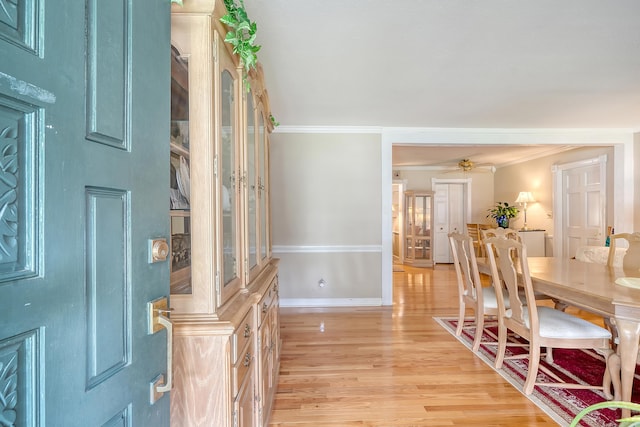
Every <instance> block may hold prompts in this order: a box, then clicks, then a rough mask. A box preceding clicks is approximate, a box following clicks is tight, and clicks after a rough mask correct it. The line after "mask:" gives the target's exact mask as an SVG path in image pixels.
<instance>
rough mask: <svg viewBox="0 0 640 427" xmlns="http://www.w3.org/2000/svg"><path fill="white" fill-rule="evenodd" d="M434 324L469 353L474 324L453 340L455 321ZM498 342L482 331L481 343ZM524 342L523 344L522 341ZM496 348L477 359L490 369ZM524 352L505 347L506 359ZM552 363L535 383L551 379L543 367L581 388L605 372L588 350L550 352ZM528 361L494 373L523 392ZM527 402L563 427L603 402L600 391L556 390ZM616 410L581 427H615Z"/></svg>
mask: <svg viewBox="0 0 640 427" xmlns="http://www.w3.org/2000/svg"><path fill="white" fill-rule="evenodd" d="M434 320H435V321H436V322H438V323H439V324H440V325H442V327H444V328H445V329H446V330H447V331H449V333H451V335H453V336H454V337H455V338H457V339H458V340H459V341H460V342H461V343H463V344H464V345H465V346H466V347H467V348H468V349H469V350H471V346H472V343H473V337H474V334H475V327H474V326H473V324H474V322H473V320H471V319H469V320H465V325H469V326H465V328H464V329H463V331H462V335H461V336H460V337H456V336H455V330H456V326H457V323H458V321H457V319H455V318H443V317H434ZM491 341H497V327H487V328H485V331H484V334H483V336H482V342H483V343H485V342H491ZM510 341H511V342H518V338H515V337H510ZM523 342H526V341H523ZM496 349H497V346H496V345H485V344H480V350H479V353H480V354H478V356H479V357H480V358H481V359H482V360H483V361H484V362H486V363H487V364H488V365H489V366H490V367H491V368H493V362H494V360H495V355H496ZM527 352H528V349H527V348H521V347H507V352H506V355H507V356H508V355H514V354H522V353H527ZM553 358H554V363H553V364H552V365H550V364H548V363H546V362H545V361H544V359H542V360H541V361H540V366H541V369H540V371H539V372H538V381H545V380H548V379H550V378H551V377H550V376H549V375H548V374H546V373H545V372H543V369H542V367H544V368H545V369H548V370H549V371H551V372H553V373H554V374H555V375H558V376H559V377H561V378H563V379H564V380H565V381H567V382H578V383H582V384H602V375H603V373H604V369H605V362H604V358H603V357H602V356H600V355H599V354H598V353H596V352H595V351H591V350H564V349H554V350H553ZM527 366H528V361H527V359H510V360H505V361H504V366H503V367H502V369H500V370H497V371H496V372H498V373H499V374H500V375H501V376H502V377H503V378H504V379H506V380H507V381H508V382H509V383H511V384H512V385H513V386H514V387H515V388H517V389H518V390H520V391H522V388H523V384H524V380H525V378H526V374H527ZM639 378H640V377H639V375H638V373H636V381H635V382H634V391H633V397H632V400H633V401H634V402H638V401H639V400H640V390H639V389H638V385H639V384H640V381H639ZM526 397H527V398H528V399H529V400H531V401H532V402H533V403H535V404H536V405H537V406H538V407H540V408H541V409H542V410H543V411H544V412H546V413H547V414H548V415H549V416H550V417H551V418H553V419H554V420H555V421H556V422H557V423H558V424H560V425H562V426H566V425H568V424H569V423H570V422H571V420H572V419H573V418H574V417H575V415H576V414H577V413H578V412H580V411H581V410H582V409H584V408H586V407H587V406H589V405H591V404H594V403H598V402H602V401H604V400H606V399H605V397H604V394H603V393H602V392H601V391H599V390H570V389H561V388H555V387H538V386H536V387H535V389H534V392H533V393H532V394H531V395H530V396H526ZM620 415H621V414H620V412H619V410H610V409H605V410H601V411H597V412H592V413H591V414H590V416H588V417H585V418H583V422H581V424H580V425H581V426H593V427H609V426H611V427H616V426H618V424H617V423H616V421H615V420H616V419H617V418H619V417H620Z"/></svg>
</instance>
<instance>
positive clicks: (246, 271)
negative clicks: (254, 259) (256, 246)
mask: <svg viewBox="0 0 640 427" xmlns="http://www.w3.org/2000/svg"><path fill="white" fill-rule="evenodd" d="M244 280H245V281H246V282H247V283H249V260H248V259H247V258H245V259H244Z"/></svg>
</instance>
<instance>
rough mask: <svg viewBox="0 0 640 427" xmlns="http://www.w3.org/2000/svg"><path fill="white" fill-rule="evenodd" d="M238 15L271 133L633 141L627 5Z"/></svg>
mask: <svg viewBox="0 0 640 427" xmlns="http://www.w3.org/2000/svg"><path fill="white" fill-rule="evenodd" d="M244 3H245V7H246V9H247V11H248V14H249V17H250V19H252V20H253V21H255V22H256V23H257V25H258V31H257V43H258V44H260V45H262V49H261V50H260V52H258V59H259V60H260V62H261V63H262V64H263V67H264V71H265V79H266V84H267V88H268V90H269V97H270V103H271V109H272V112H273V115H274V116H275V118H276V120H277V121H278V122H279V123H280V125H281V126H282V129H281V130H284V129H285V128H287V127H299V126H320V127H322V126H326V127H333V126H355V127H360V126H374V127H421V128H500V129H505V128H507V129H508V128H526V129H532V128H537V129H539V128H545V129H549V128H553V129H566V128H580V129H593V128H624V129H640V108H639V107H640V21H639V20H638V17H639V16H640V1H637V0H616V1H604V0H563V1H557V0H520V1H510V0H482V1H471V0H394V1H393V2H391V1H388V0H324V1H322V2H314V1H303V0H244ZM430 150H431V151H433V149H430ZM500 150H502V151H501V152H502V154H503V155H505V154H507V152H508V150H505V147H504V146H503V147H501V148H499V149H495V147H494V148H485V147H482V149H480V150H479V149H477V148H476V149H475V150H471V151H464V152H458V151H456V152H455V153H453V152H451V153H450V154H447V156H448V157H449V158H452V159H453V158H455V159H458V158H467V157H475V159H474V160H476V159H477V158H479V156H480V155H481V154H485V153H484V152H485V151H492V153H491V154H492V155H494V156H496V155H498V154H499V152H500ZM526 150H527V148H521V149H519V150H518V152H519V153H516V154H515V156H519V155H524V151H526ZM440 151H442V150H440ZM446 151H449V150H446ZM395 154H396V153H395V152H394V156H395ZM406 155H407V156H409V158H410V156H411V154H410V153H407V154H406ZM413 156H414V157H415V156H416V153H413ZM494 159H495V157H494ZM458 160H459V159H458ZM479 161H480V160H479ZM482 161H484V160H482ZM509 161H510V160H509ZM394 163H395V162H394ZM491 163H494V164H497V163H500V161H498V160H494V161H492V162H491Z"/></svg>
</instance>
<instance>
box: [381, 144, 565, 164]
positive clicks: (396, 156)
mask: <svg viewBox="0 0 640 427" xmlns="http://www.w3.org/2000/svg"><path fill="white" fill-rule="evenodd" d="M572 148H575V147H571V146H567V145H510V146H506V145H482V146H478V145H475V146H473V145H444V146H438V147H425V146H420V145H397V144H396V145H394V146H393V149H392V150H393V160H392V164H393V166H394V167H402V166H427V167H440V168H444V169H457V168H459V166H458V163H459V162H460V161H461V160H463V159H468V160H470V161H471V162H472V163H473V166H474V167H484V168H482V169H491V167H495V168H500V167H502V166H509V165H512V164H516V163H521V162H525V161H527V160H533V159H537V158H540V157H544V156H550V155H552V154H556V153H559V152H562V151H566V150H570V149H572Z"/></svg>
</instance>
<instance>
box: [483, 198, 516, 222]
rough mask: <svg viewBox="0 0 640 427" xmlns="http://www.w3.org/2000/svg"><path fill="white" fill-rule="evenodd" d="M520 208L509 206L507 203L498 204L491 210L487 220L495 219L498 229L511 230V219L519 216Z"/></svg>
mask: <svg viewBox="0 0 640 427" xmlns="http://www.w3.org/2000/svg"><path fill="white" fill-rule="evenodd" d="M518 212H519V211H518V208H517V207H515V206H511V205H509V203H507V202H497V203H496V205H495V206H494V207H492V208H491V209H489V214H488V215H487V218H493V219H494V220H495V221H496V224H498V227H501V228H509V219H510V218H515V217H516V215H518Z"/></svg>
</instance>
